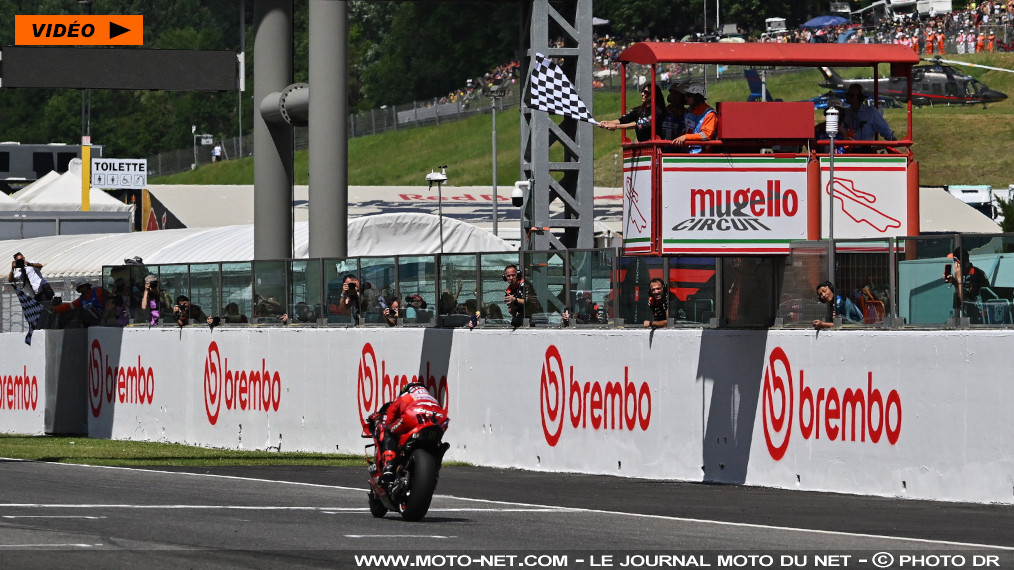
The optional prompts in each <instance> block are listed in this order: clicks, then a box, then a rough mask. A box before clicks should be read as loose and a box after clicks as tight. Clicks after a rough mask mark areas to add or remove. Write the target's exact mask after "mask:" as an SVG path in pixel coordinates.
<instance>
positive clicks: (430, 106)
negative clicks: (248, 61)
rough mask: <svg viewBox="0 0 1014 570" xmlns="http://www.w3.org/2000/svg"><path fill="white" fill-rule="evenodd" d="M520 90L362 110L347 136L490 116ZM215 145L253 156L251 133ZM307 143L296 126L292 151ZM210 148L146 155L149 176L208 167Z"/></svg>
mask: <svg viewBox="0 0 1014 570" xmlns="http://www.w3.org/2000/svg"><path fill="white" fill-rule="evenodd" d="M520 90H521V87H520V84H519V83H514V84H512V85H510V88H509V89H507V90H506V91H504V96H503V97H502V98H498V99H493V98H491V97H486V96H483V95H481V94H478V93H472V94H470V95H468V96H466V97H463V98H462V99H459V100H458V101H455V102H441V100H440V99H436V98H435V99H433V100H431V101H413V102H411V103H407V104H405V105H391V106H386V105H385V106H384V107H381V108H379V109H371V110H369V111H361V112H359V113H354V114H350V115H349V117H348V136H349V138H356V137H364V136H369V135H376V134H380V133H385V132H388V131H396V130H399V129H406V128H410V127H420V126H424V125H439V124H440V123H443V122H451V121H457V120H460V119H463V118H466V117H471V116H473V115H478V114H484V113H490V112H492V109H493V105H494V104H497V105H498V106H497V110H504V109H510V108H512V107H515V106H517V105H518V101H519V98H520ZM215 143H216V144H220V145H222V155H223V158H224V159H226V160H231V159H236V158H243V157H246V156H253V154H254V151H255V149H254V141H253V134H247V135H244V136H243V137H242V140H241V139H240V138H239V137H230V138H222V139H216V140H215ZM309 144H310V136H309V130H308V129H307V128H306V127H296V128H295V140H294V147H293V148H294V149H295V150H303V149H305V148H307V147H308V146H309ZM212 148H214V145H195V146H194V147H193V148H181V149H177V150H171V151H166V152H161V153H159V154H156V155H154V156H149V157H148V175H149V176H151V177H158V176H168V175H170V174H176V173H179V172H186V171H188V170H193V169H194V168H197V167H199V166H202V165H205V164H211V149H212Z"/></svg>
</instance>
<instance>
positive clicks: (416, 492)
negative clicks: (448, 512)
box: [398, 449, 437, 521]
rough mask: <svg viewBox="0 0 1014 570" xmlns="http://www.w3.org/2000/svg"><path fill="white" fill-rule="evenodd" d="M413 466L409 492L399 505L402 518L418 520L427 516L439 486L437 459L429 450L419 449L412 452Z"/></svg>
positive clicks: (410, 474)
mask: <svg viewBox="0 0 1014 570" xmlns="http://www.w3.org/2000/svg"><path fill="white" fill-rule="evenodd" d="M411 466H412V470H411V472H410V473H409V479H408V481H409V488H408V494H407V496H406V497H405V499H404V501H402V502H401V503H399V505H398V507H399V508H400V510H401V518H403V519H405V520H407V521H418V520H422V518H423V517H424V516H426V511H428V510H429V509H430V502H431V501H432V500H433V491H435V490H436V488H437V460H436V458H434V457H433V456H432V455H431V454H430V452H429V451H426V450H425V449H417V450H415V451H414V452H412V457H411Z"/></svg>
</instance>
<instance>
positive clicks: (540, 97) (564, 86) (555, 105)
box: [528, 53, 598, 125]
mask: <svg viewBox="0 0 1014 570" xmlns="http://www.w3.org/2000/svg"><path fill="white" fill-rule="evenodd" d="M528 84H529V85H530V87H529V92H528V105H529V107H531V108H533V109H539V110H540V111H545V112H547V113H551V114H553V115H562V116H564V117H570V118H571V119H576V120H578V121H588V122H589V123H591V124H593V125H597V124H598V122H597V121H596V120H595V119H594V118H593V117H592V115H591V113H590V112H588V107H587V106H586V105H585V104H584V101H581V98H580V97H578V95H577V91H575V90H574V86H573V85H572V84H571V82H570V80H569V79H567V74H566V73H564V72H563V70H562V69H560V66H558V65H556V63H554V62H553V60H551V59H548V58H547V57H546V56H544V55H542V54H541V53H537V54H535V66H534V67H533V68H532V75H531V77H530V78H529V81H528Z"/></svg>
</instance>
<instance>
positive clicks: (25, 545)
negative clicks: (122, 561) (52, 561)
mask: <svg viewBox="0 0 1014 570" xmlns="http://www.w3.org/2000/svg"><path fill="white" fill-rule="evenodd" d="M93 546H103V545H101V544H74V543H64V544H0V550H2V549H4V548H71V547H76V548H91V547H93Z"/></svg>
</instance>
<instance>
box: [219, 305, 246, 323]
mask: <svg viewBox="0 0 1014 570" xmlns="http://www.w3.org/2000/svg"><path fill="white" fill-rule="evenodd" d="M222 320H223V321H225V322H226V323H229V324H237V323H245V322H247V318H246V315H243V314H240V312H239V305H237V304H236V303H229V304H228V305H226V306H225V310H224V311H223V312H222Z"/></svg>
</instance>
